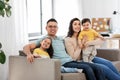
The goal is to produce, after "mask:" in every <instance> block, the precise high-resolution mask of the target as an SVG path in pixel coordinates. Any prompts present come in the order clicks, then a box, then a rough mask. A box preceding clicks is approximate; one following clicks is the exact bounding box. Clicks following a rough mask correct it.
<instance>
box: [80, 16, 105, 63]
mask: <svg viewBox="0 0 120 80" xmlns="http://www.w3.org/2000/svg"><path fill="white" fill-rule="evenodd" d="M82 27H83V30H82V31H81V32H80V34H79V36H78V41H79V42H78V43H79V46H80V48H82V52H83V54H82V58H83V61H84V62H92V60H93V58H94V56H96V54H97V51H96V48H95V45H89V46H88V45H85V43H84V39H85V40H86V41H87V43H88V44H89V42H90V41H92V40H95V39H96V38H100V39H102V40H104V37H102V36H101V35H100V34H99V33H97V32H96V31H95V30H93V29H91V21H90V19H88V18H84V19H83V20H82Z"/></svg>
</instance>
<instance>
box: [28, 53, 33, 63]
mask: <svg viewBox="0 0 120 80" xmlns="http://www.w3.org/2000/svg"><path fill="white" fill-rule="evenodd" d="M27 60H28V61H29V62H30V63H32V62H33V61H34V56H33V54H28V55H27Z"/></svg>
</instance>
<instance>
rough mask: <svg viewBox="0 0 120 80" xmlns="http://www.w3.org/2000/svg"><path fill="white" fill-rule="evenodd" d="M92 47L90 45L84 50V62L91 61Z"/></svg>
mask: <svg viewBox="0 0 120 80" xmlns="http://www.w3.org/2000/svg"><path fill="white" fill-rule="evenodd" d="M91 49H92V47H90V46H88V47H86V48H85V49H84V50H83V54H82V58H83V61H84V62H89V57H90V55H91Z"/></svg>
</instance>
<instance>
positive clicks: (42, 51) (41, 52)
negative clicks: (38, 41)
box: [33, 48, 50, 58]
mask: <svg viewBox="0 0 120 80" xmlns="http://www.w3.org/2000/svg"><path fill="white" fill-rule="evenodd" d="M33 54H39V55H40V56H41V57H42V58H50V56H49V54H48V53H47V52H46V51H44V50H42V49H40V48H36V49H35V50H34V51H33Z"/></svg>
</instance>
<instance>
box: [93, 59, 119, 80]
mask: <svg viewBox="0 0 120 80" xmlns="http://www.w3.org/2000/svg"><path fill="white" fill-rule="evenodd" d="M93 62H94V63H95V64H96V65H99V66H100V67H101V68H103V70H104V74H105V76H106V78H107V79H108V80H120V73H119V72H118V71H117V69H116V68H115V67H114V66H113V64H112V63H111V62H110V61H109V60H106V59H103V58H100V57H95V58H94V59H93Z"/></svg>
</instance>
